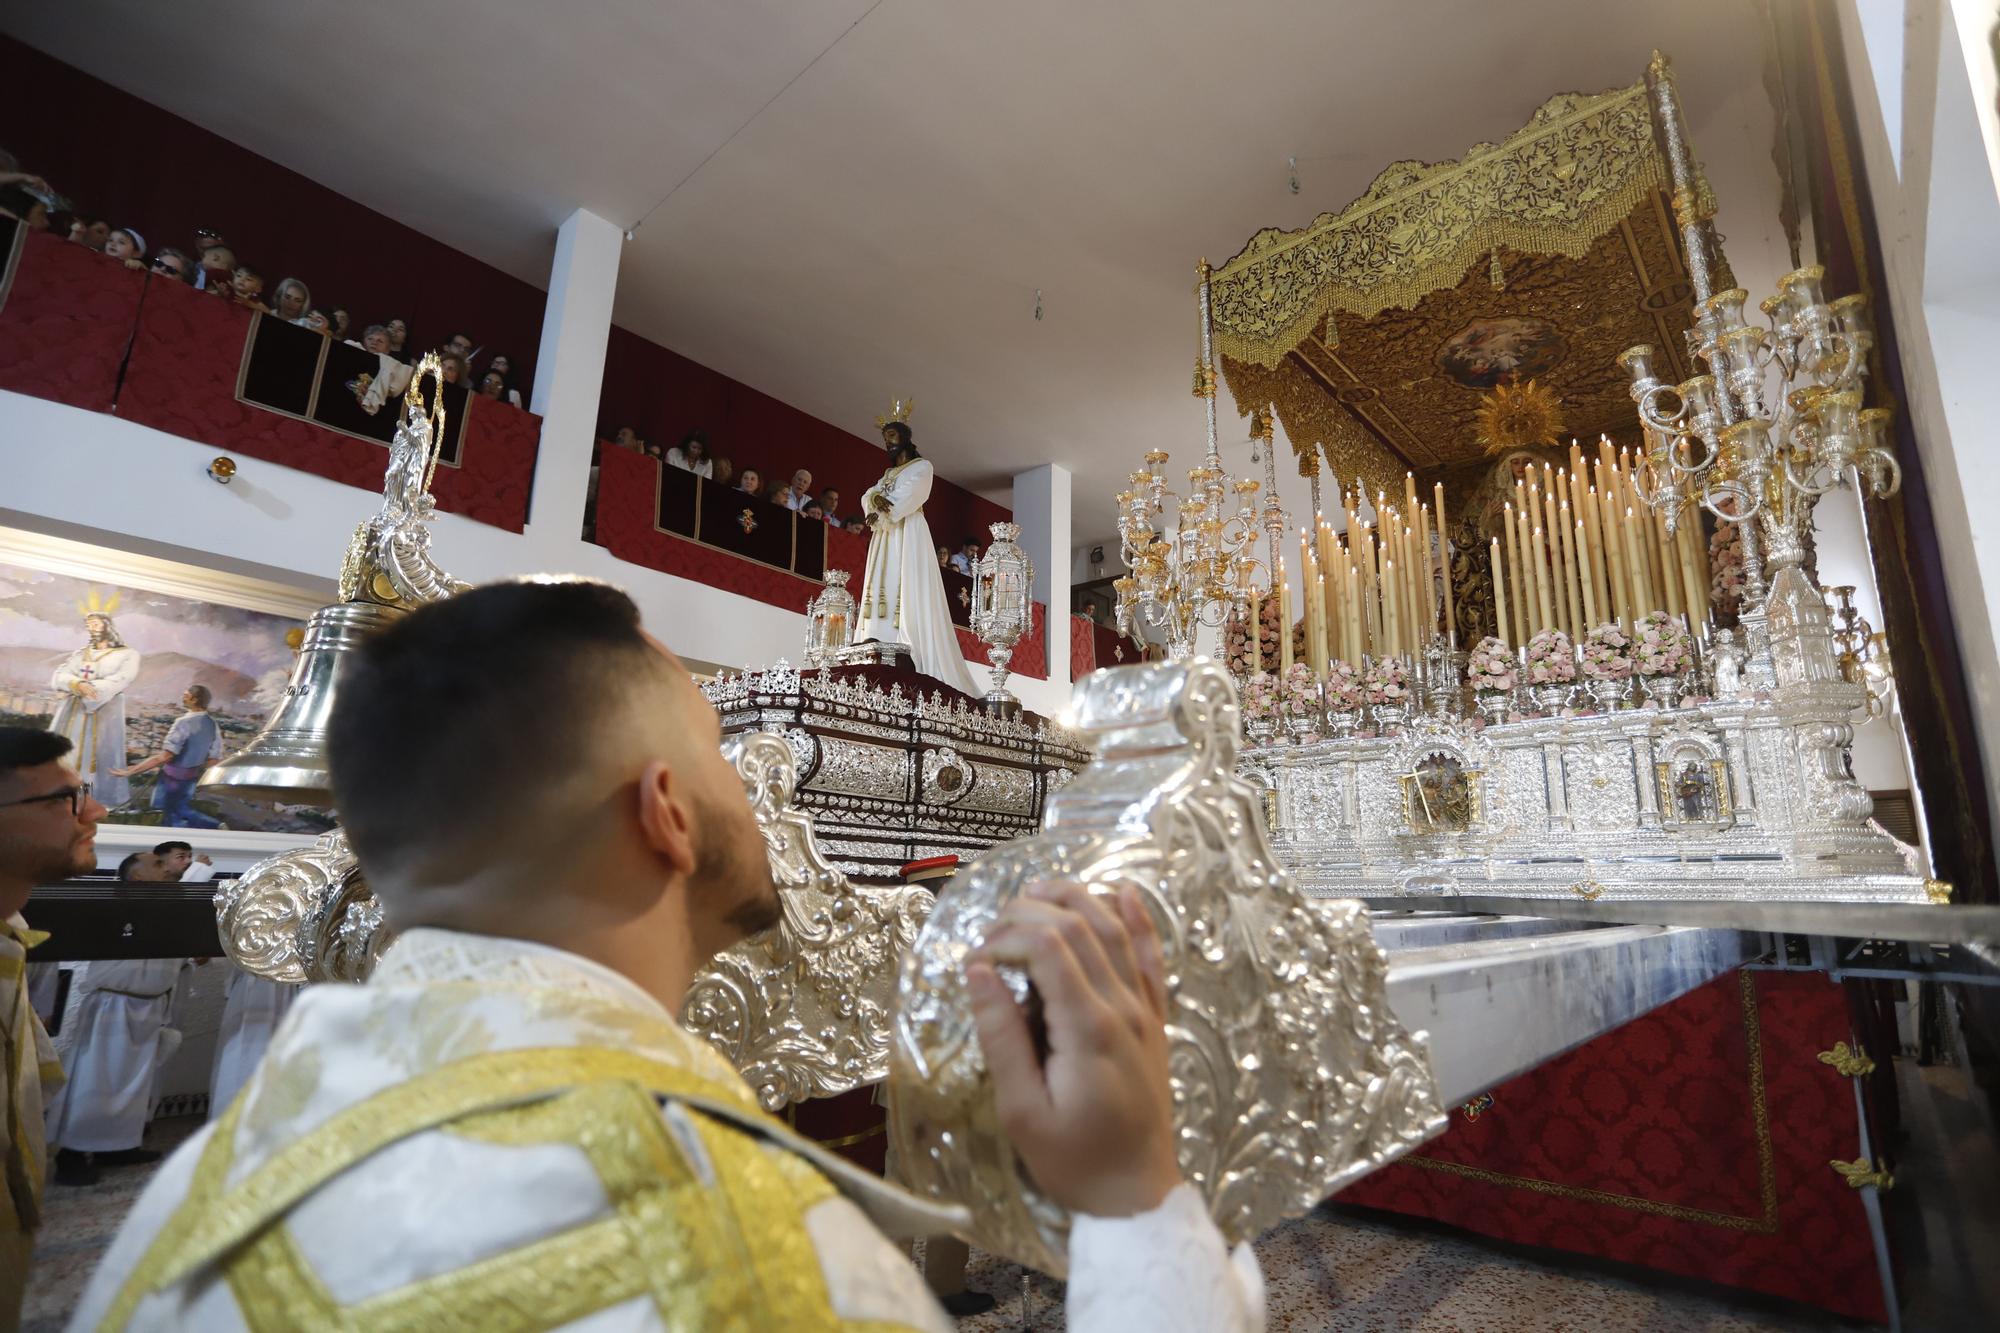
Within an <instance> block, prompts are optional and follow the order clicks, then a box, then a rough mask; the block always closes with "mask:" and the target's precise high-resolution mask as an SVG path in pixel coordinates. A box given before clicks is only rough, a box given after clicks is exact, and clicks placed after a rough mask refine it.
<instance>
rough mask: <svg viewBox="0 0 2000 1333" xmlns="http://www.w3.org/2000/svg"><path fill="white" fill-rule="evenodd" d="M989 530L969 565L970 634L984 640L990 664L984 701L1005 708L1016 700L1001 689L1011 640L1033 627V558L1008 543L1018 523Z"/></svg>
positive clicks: (1004, 684) (1013, 705)
mask: <svg viewBox="0 0 2000 1333" xmlns="http://www.w3.org/2000/svg"><path fill="white" fill-rule="evenodd" d="M992 533H993V542H992V544H991V545H989V546H988V547H987V548H986V551H985V553H984V554H983V555H981V556H980V557H979V559H977V560H975V561H973V564H972V633H973V635H974V637H976V638H977V639H978V640H979V641H980V642H981V643H983V644H985V645H986V660H987V661H988V662H990V663H992V664H993V684H992V686H991V688H989V689H988V690H987V691H986V698H985V703H986V706H987V707H988V708H989V709H991V710H992V711H994V712H998V713H1009V712H1012V711H1014V710H1015V709H1016V708H1018V707H1020V705H1019V704H1017V703H1016V702H1015V701H1014V696H1013V695H1011V694H1009V693H1007V663H1008V662H1009V661H1010V660H1012V658H1013V656H1014V645H1015V644H1017V643H1019V642H1020V641H1021V636H1022V635H1024V634H1026V633H1027V632H1028V631H1029V630H1030V629H1032V628H1034V616H1035V612H1034V597H1033V590H1034V584H1035V562H1034V561H1032V560H1030V559H1028V553H1027V552H1026V551H1023V550H1022V549H1021V548H1020V547H1019V546H1017V545H1016V544H1015V542H1014V539H1015V538H1016V537H1019V536H1020V535H1021V525H1020V524H1018V523H995V524H993V525H992Z"/></svg>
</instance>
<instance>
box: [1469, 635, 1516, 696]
mask: <svg viewBox="0 0 2000 1333" xmlns="http://www.w3.org/2000/svg"><path fill="white" fill-rule="evenodd" d="M1465 679H1466V681H1467V683H1468V684H1470V685H1471V686H1472V688H1473V689H1475V690H1488V691H1500V690H1511V689H1513V688H1514V684H1515V676H1514V654H1513V653H1511V652H1509V651H1508V650H1507V645H1506V644H1505V643H1503V642H1501V641H1500V640H1499V639H1496V638H1494V637H1493V636H1492V635H1491V634H1489V635H1487V636H1486V637H1485V638H1483V639H1481V640H1480V641H1479V642H1478V643H1477V644H1475V645H1474V646H1473V649H1472V651H1471V652H1470V653H1469V654H1467V655H1466V659H1465Z"/></svg>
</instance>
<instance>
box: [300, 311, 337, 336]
mask: <svg viewBox="0 0 2000 1333" xmlns="http://www.w3.org/2000/svg"><path fill="white" fill-rule="evenodd" d="M306 327H307V328H309V329H311V330H312V331H313V332H314V333H324V334H326V335H327V336H328V337H329V338H330V337H332V336H333V316H332V315H329V314H327V313H326V308H325V307H324V306H314V307H313V308H312V309H311V310H308V311H307V312H306Z"/></svg>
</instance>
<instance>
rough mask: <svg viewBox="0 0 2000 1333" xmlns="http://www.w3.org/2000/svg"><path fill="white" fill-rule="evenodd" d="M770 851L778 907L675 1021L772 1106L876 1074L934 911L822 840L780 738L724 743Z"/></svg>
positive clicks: (881, 1073) (920, 894) (698, 987)
mask: <svg viewBox="0 0 2000 1333" xmlns="http://www.w3.org/2000/svg"><path fill="white" fill-rule="evenodd" d="M723 751H724V753H725V754H727V755H728V756H729V758H730V761H731V762H732V763H734V764H735V765H736V771H737V773H738V774H739V775H740V776H741V777H742V779H743V785H744V788H745V790H746V792H747V793H748V794H749V797H750V805H751V808H752V810H753V812H754V813H755V814H756V816H757V826H758V828H759V829H760V830H761V831H762V832H763V835H764V844H765V849H766V851H767V852H768V853H769V856H770V863H771V877H772V879H773V880H774V881H775V882H776V884H777V886H778V902H779V904H780V905H781V907H782V908H783V911H784V915H783V916H782V917H781V918H780V920H779V921H778V924H777V925H775V926H773V927H772V928H771V929H770V930H767V931H764V932H763V933H761V934H759V935H756V936H754V937H752V938H750V939H748V940H744V941H743V942H742V943H740V944H737V945H735V946H734V947H732V948H730V949H727V950H725V951H724V952H723V953H722V954H720V955H718V956H717V957H716V959H715V960H714V961H713V962H712V963H710V964H709V966H708V967H707V968H705V969H703V970H702V971H701V972H700V973H699V974H698V975H697V976H696V977H695V979H694V981H693V983H692V984H691V985H690V986H689V987H688V994H687V1000H686V1003H685V1005H684V1006H683V1010H682V1014H681V1021H682V1023H683V1024H684V1025H685V1026H686V1027H687V1029H688V1030H689V1031H690V1032H693V1033H695V1034H696V1035H698V1036H702V1037H705V1038H707V1039H708V1041H709V1042H710V1043H711V1044H712V1045H714V1046H715V1048H716V1049H717V1050H719V1051H721V1052H722V1054H723V1055H724V1056H726V1057H728V1059H729V1061H730V1062H731V1063H732V1064H734V1065H735V1066H736V1068H737V1069H738V1070H739V1071H740V1072H741V1073H742V1075H743V1077H744V1079H745V1081H747V1082H748V1083H749V1084H750V1086H751V1087H752V1088H754V1089H755V1090H756V1092H757V1097H758V1100H759V1101H761V1102H762V1103H763V1104H764V1106H765V1108H766V1109H768V1110H772V1111H776V1110H779V1109H781V1108H783V1107H784V1106H786V1105H787V1104H789V1103H791V1102H799V1101H804V1100H806V1099H807V1098H809V1097H831V1096H835V1095H837V1094H839V1093H843V1092H848V1091H851V1090H852V1089H854V1088H858V1087H860V1086H862V1085H863V1084H867V1083H876V1082H880V1081H881V1080H882V1079H883V1078H884V1077H886V1076H887V1074H888V1066H889V1004H890V999H891V997H892V995H893V994H894V990H895V984H896V972H897V969H898V967H899V965H900V964H901V962H902V959H903V956H904V955H905V954H906V953H908V951H909V950H910V948H911V946H912V945H913V944H914V943H915V941H916V937H917V931H918V929H919V928H920V927H921V926H922V925H923V923H924V920H925V918H927V917H928V916H929V915H930V911H931V904H932V898H931V895H930V892H929V891H928V890H926V889H921V888H916V887H907V888H895V889H877V888H863V887H860V886H858V885H854V884H851V883H849V882H848V880H847V877H846V876H845V875H843V874H841V873H840V872H839V871H838V870H836V869H835V868H834V867H833V865H832V864H831V863H830V862H829V861H828V860H827V858H826V856H825V854H824V853H822V852H821V851H820V848H819V845H818V843H817V841H816V840H815V838H814V834H813V825H812V818H811V816H809V815H807V814H806V813H805V812H804V811H802V810H799V809H797V808H795V807H794V805H793V803H792V802H793V796H794V791H795V788H796V785H797V781H798V774H797V770H796V769H795V767H794V766H793V760H792V751H791V747H790V746H788V745H787V744H786V743H785V741H784V740H783V738H781V737H778V736H773V735H771V734H769V733H766V732H751V733H746V734H745V735H742V736H739V737H735V738H733V739H731V740H730V741H728V742H726V743H725V744H724V746H723Z"/></svg>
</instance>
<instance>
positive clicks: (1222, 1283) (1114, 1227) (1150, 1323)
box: [1068, 1184, 1264, 1333]
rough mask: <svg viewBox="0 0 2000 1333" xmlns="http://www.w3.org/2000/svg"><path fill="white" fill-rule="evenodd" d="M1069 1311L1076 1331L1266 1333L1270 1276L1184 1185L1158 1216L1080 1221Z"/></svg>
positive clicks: (1072, 1249) (1074, 1230)
mask: <svg viewBox="0 0 2000 1333" xmlns="http://www.w3.org/2000/svg"><path fill="white" fill-rule="evenodd" d="M1068 1311H1069V1327H1070V1330H1071V1333H1127V1331H1128V1330H1131V1329H1144V1330H1146V1333H1263V1328H1264V1275H1263V1273H1262V1272H1261V1271H1260V1270H1259V1269H1258V1267H1257V1257H1256V1255H1254V1254H1252V1253H1251V1252H1250V1247H1249V1246H1248V1245H1239V1246H1237V1247H1236V1252H1235V1253H1234V1254H1231V1253H1230V1252H1229V1249H1228V1247H1227V1246H1226V1245H1224V1244H1223V1240H1222V1233H1221V1232H1220V1231H1217V1230H1216V1229H1215V1223H1214V1222H1213V1221H1211V1220H1210V1219H1209V1216H1208V1209H1207V1208H1205V1207H1204V1206H1203V1205H1202V1201H1201V1195H1199V1194H1197V1193H1196V1192H1195V1189H1194V1186H1192V1185H1185V1184H1184V1185H1180V1186H1177V1187H1176V1188H1175V1189H1174V1191H1173V1193H1171V1194H1169V1195H1167V1197H1166V1198H1165V1199H1163V1200H1162V1201H1161V1202H1160V1206H1159V1207H1158V1208H1155V1209H1154V1210H1153V1211H1152V1212H1150V1213H1140V1214H1138V1215H1137V1216H1134V1217H1086V1216H1083V1215H1081V1214H1079V1215H1078V1216H1077V1217H1076V1218H1074V1219H1073V1220H1072V1222H1071V1224H1070V1231H1069V1301H1068Z"/></svg>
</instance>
